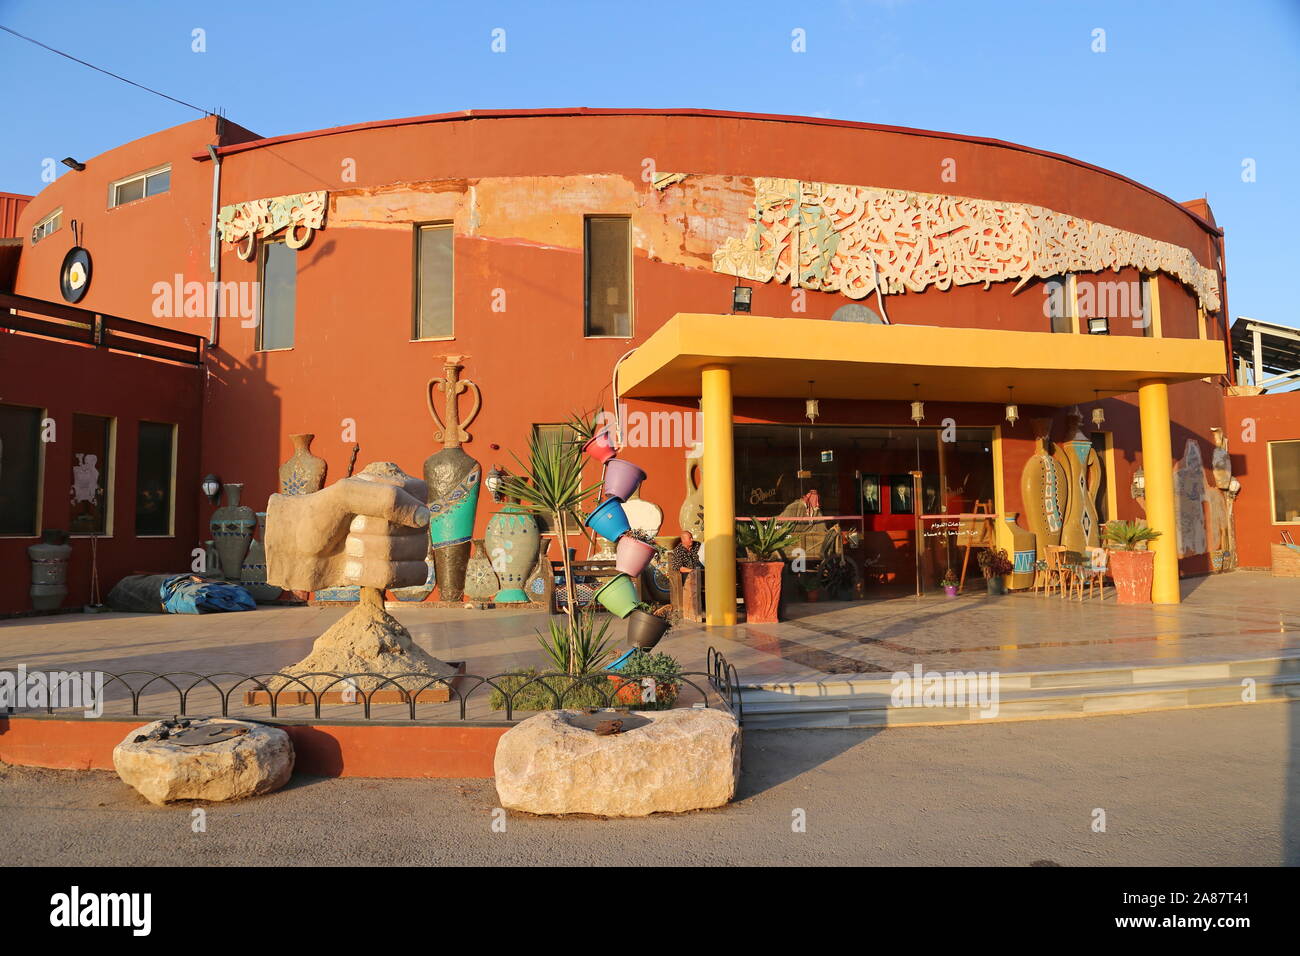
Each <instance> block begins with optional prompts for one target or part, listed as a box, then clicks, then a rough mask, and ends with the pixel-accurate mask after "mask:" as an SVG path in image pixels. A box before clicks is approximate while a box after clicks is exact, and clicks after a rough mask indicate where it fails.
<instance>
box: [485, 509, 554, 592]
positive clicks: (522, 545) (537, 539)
mask: <svg viewBox="0 0 1300 956" xmlns="http://www.w3.org/2000/svg"><path fill="white" fill-rule="evenodd" d="M541 540H542V535H541V532H540V531H539V530H538V528H537V519H536V518H534V517H533V516H532V515H530V514H528V513H527V512H526V511H523V510H521V509H520V508H517V507H515V506H514V505H507V506H506V507H504V508H502V509H501V510H500V511H498V512H497V513H496V514H494V515H493V516H492V517H491V518H489V519H488V523H487V532H486V533H485V534H484V536H483V543H484V545H486V547H487V554H488V559H489V560H490V561H491V562H492V568H493V570H494V571H496V573H497V578H498V579H499V580H500V582H501V590H499V591H498V592H497V593H496V597H495V598H494V600H495V601H496V602H497V603H498V604H523V603H525V602H527V601H528V592H526V591H525V590H524V582H525V580H526V579H527V577H528V575H529V572H531V571H532V570H533V568H535V567H536V565H537V549H538V546H539V545H540V544H541Z"/></svg>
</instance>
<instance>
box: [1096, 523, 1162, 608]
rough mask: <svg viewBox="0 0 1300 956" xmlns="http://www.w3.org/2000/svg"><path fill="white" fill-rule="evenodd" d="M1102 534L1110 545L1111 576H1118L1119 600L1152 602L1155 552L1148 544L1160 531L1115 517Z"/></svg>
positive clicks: (1116, 588) (1122, 601) (1115, 577)
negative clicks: (1150, 549)
mask: <svg viewBox="0 0 1300 956" xmlns="http://www.w3.org/2000/svg"><path fill="white" fill-rule="evenodd" d="M1102 537H1103V539H1104V540H1105V541H1106V543H1107V544H1108V545H1109V546H1110V547H1109V548H1108V550H1109V551H1110V576H1111V577H1112V578H1114V579H1115V595H1116V598H1117V599H1118V601H1119V603H1120V604H1150V603H1151V581H1152V578H1154V577H1155V562H1156V556H1155V553H1154V552H1152V551H1148V550H1146V546H1147V544H1148V543H1149V542H1151V541H1154V540H1156V538H1158V537H1160V532H1159V531H1153V530H1152V529H1151V528H1148V527H1147V526H1146V525H1140V524H1138V523H1137V522H1136V521H1119V520H1116V521H1108V522H1107V523H1106V530H1105V533H1104V534H1103V535H1102ZM1139 548H1141V550H1139Z"/></svg>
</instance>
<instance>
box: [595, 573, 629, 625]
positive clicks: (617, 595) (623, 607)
mask: <svg viewBox="0 0 1300 956" xmlns="http://www.w3.org/2000/svg"><path fill="white" fill-rule="evenodd" d="M596 600H597V601H599V602H600V603H601V605H602V606H603V607H604V608H605V610H607V611H609V613H610V614H613V615H614V616H615V617H627V616H628V615H629V614H631V613H632V611H633V610H635V608H636V605H637V595H636V584H635V583H633V581H632V579H631V578H629V577H628V576H627V575H626V574H616V575H615V576H614V577H612V578H610V579H609V580H608V581H606V582H605V583H604V584H603V585H601V587H600V590H598V591H597V592H596Z"/></svg>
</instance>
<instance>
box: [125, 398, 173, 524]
mask: <svg viewBox="0 0 1300 956" xmlns="http://www.w3.org/2000/svg"><path fill="white" fill-rule="evenodd" d="M139 437H140V441H139V444H138V445H137V446H136V449H137V450H136V459H135V533H136V534H137V535H142V536H143V535H170V534H172V489H173V481H174V478H175V471H174V469H175V460H176V459H175V454H174V449H175V446H176V426H175V425H168V424H164V423H162V422H141V423H140V436H139Z"/></svg>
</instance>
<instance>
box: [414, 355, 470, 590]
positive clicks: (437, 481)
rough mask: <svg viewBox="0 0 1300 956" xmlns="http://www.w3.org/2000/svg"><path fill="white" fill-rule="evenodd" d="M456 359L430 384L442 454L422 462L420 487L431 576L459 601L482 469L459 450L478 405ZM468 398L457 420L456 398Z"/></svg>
mask: <svg viewBox="0 0 1300 956" xmlns="http://www.w3.org/2000/svg"><path fill="white" fill-rule="evenodd" d="M460 358H461V357H460V356H459V355H448V356H447V357H446V359H445V360H444V362H443V365H442V371H443V374H442V377H441V378H431V379H429V384H428V387H427V389H426V390H425V402H426V403H427V405H428V407H429V414H430V415H431V416H432V417H433V420H434V421H435V422H436V423H437V425H438V429H437V430H436V431H435V432H434V434H433V438H434V441H440V442H442V445H443V447H442V450H441V451H436V452H434V453H433V454H432V455H430V456H429V457H428V458H426V459H425V460H424V483H425V484H426V485H427V486H428V489H429V500H428V505H429V544H430V545H432V547H433V573H434V578H435V579H436V580H437V582H438V591H439V593H440V594H441V596H442V599H443V600H444V601H459V600H460V599H461V597H462V596H463V595H464V593H465V567H466V565H467V564H468V563H469V555H470V537H471V535H473V534H474V512H475V510H476V509H477V508H478V492H479V486H480V484H481V479H482V474H483V469H482V466H480V465H479V463H478V462H477V461H475V460H474V459H473V458H471V457H470V456H469V455H467V454H466V453H465V451H464V450H463V449H462V448H461V447H460V446H461V444H462V443H463V442H467V441H469V440H470V436H469V432H468V431H466V426H468V425H469V423H470V422H472V421H473V420H474V417H475V416H476V415H477V414H478V411H479V408H480V407H481V406H482V404H483V396H482V395H481V394H480V393H479V389H478V386H477V385H476V384H474V383H473V382H471V381H461V380H460V369H461V364H460ZM439 389H441V390H442V393H443V401H444V411H443V413H442V414H441V415H440V414H438V409H437V406H436V404H435V403H434V394H435V392H436V391H437V390H439ZM466 394H468V395H469V396H470V397H471V400H472V405H471V406H470V408H469V411H468V412H467V413H466V415H465V416H464V417H463V418H462V417H461V414H460V409H459V407H458V406H459V399H460V396H462V395H466Z"/></svg>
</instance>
